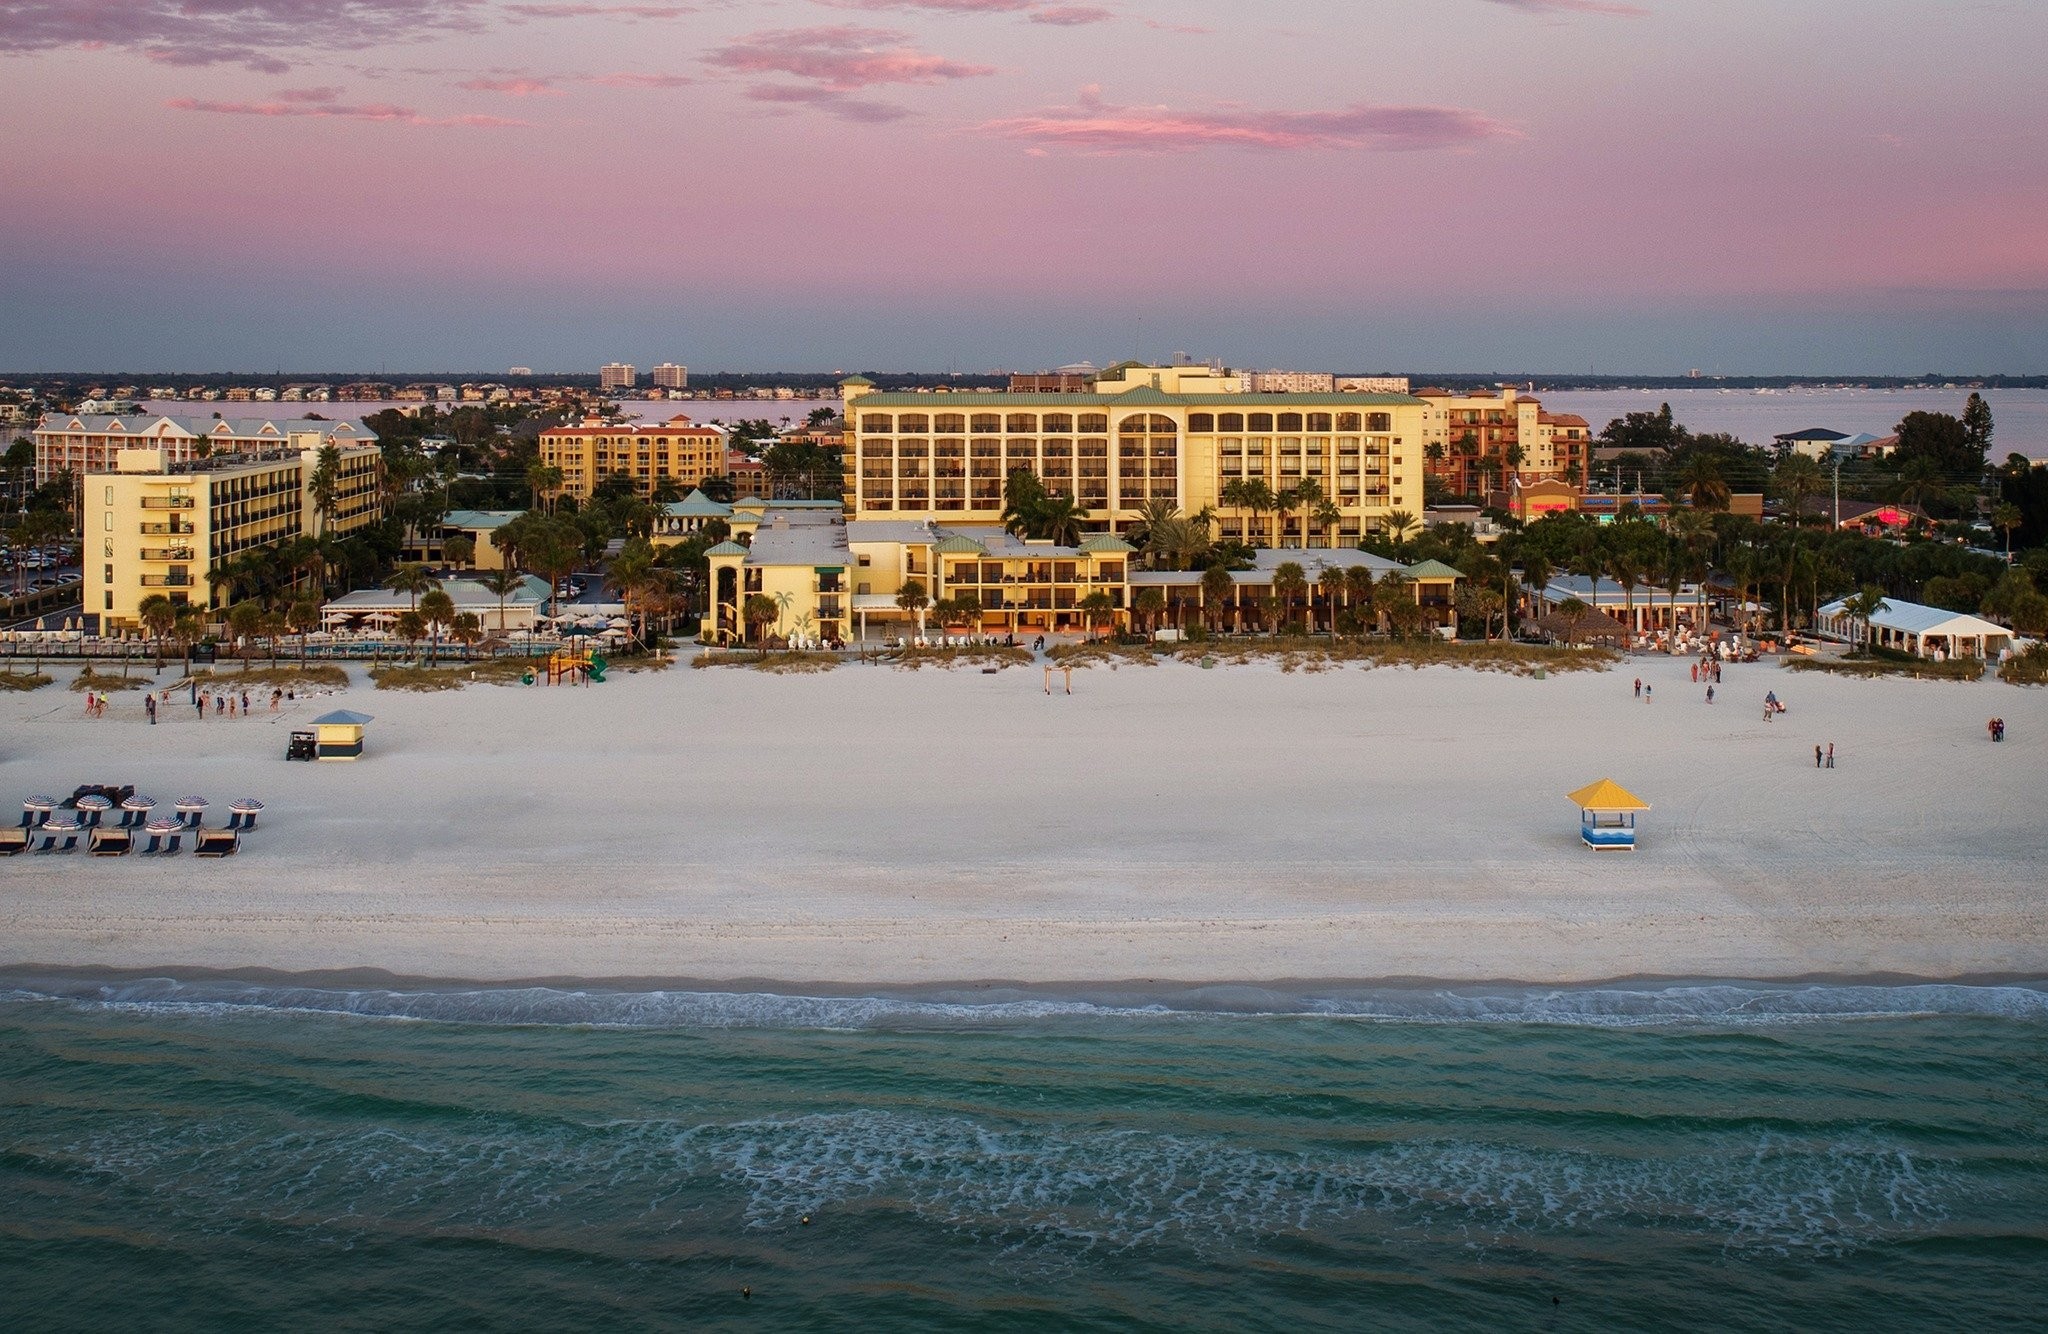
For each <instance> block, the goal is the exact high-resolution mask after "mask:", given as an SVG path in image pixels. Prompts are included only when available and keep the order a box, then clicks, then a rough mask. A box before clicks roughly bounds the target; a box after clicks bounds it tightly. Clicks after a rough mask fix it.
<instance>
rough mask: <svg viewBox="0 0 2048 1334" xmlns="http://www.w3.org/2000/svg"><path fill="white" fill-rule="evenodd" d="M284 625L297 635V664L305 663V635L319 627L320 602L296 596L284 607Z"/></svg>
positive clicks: (303, 664) (302, 664)
mask: <svg viewBox="0 0 2048 1334" xmlns="http://www.w3.org/2000/svg"><path fill="white" fill-rule="evenodd" d="M284 623H285V627H286V628H287V629H289V630H290V631H291V632H292V633H293V634H295V635H297V636H298V637H299V666H301V667H304V666H305V665H306V636H307V635H310V634H312V633H313V632H314V631H315V630H318V629H319V628H320V604H319V603H317V602H315V601H314V600H313V599H311V598H298V599H295V600H294V601H293V602H292V605H291V606H289V607H286V608H285V609H284Z"/></svg>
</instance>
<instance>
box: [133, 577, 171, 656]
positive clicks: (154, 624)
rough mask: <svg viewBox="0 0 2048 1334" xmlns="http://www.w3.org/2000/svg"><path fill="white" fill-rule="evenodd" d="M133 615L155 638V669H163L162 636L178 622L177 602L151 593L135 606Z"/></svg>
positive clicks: (159, 594) (160, 594)
mask: <svg viewBox="0 0 2048 1334" xmlns="http://www.w3.org/2000/svg"><path fill="white" fill-rule="evenodd" d="M135 617H136V619H137V620H139V621H141V622H142V628H143V629H144V630H147V631H148V632H149V633H150V635H151V637H153V638H154V639H155V640H156V669H157V670H158V671H162V670H163V669H164V636H165V635H168V634H169V633H170V632H171V630H172V628H173V627H175V626H176V625H177V623H178V604H177V603H175V602H172V601H171V600H170V599H169V598H167V597H165V596H164V595H163V594H162V593H151V594H150V595H149V596H148V597H146V598H144V599H143V600H142V601H141V603H140V604H139V605H137V607H136V608H135Z"/></svg>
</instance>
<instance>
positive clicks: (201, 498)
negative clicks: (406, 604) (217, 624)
mask: <svg viewBox="0 0 2048 1334" xmlns="http://www.w3.org/2000/svg"><path fill="white" fill-rule="evenodd" d="M333 448H334V450H335V453H334V455H333V464H334V476H333V499H332V502H331V505H330V506H329V507H328V508H327V509H326V510H324V511H323V510H322V509H321V507H320V505H319V503H318V501H317V500H316V492H317V491H318V489H319V487H318V485H317V483H316V473H318V472H319V470H320V466H321V455H322V453H323V452H324V451H323V449H322V448H319V447H315V448H308V449H291V448H278V449H274V450H272V451H270V452H267V453H261V454H231V455H227V456H223V457H217V458H203V459H199V458H188V459H186V460H184V461H183V462H173V461H172V458H171V455H170V452H169V451H167V450H164V449H156V448H144V449H126V450H123V451H121V452H120V454H118V455H117V456H116V458H115V460H114V470H113V471H108V472H94V473H90V474H88V475H87V476H86V477H85V479H84V482H83V484H82V487H81V491H82V493H83V501H84V503H83V505H82V507H81V509H80V512H79V522H80V529H81V532H82V534H83V542H84V548H83V553H82V557H81V559H82V562H83V564H84V566H85V602H84V610H85V611H86V612H88V613H95V614H97V615H98V616H99V618H100V628H101V633H102V634H105V633H110V632H114V633H118V632H120V631H123V630H133V629H137V628H138V627H139V626H140V624H141V620H140V610H139V609H140V607H141V604H142V602H143V600H144V599H145V598H148V597H150V596H151V595H152V594H158V593H161V594H163V595H164V596H166V597H168V598H169V599H170V600H171V601H172V602H173V603H177V604H180V605H191V606H194V607H207V606H214V607H216V608H217V607H218V606H219V605H220V599H219V598H217V596H216V588H215V579H214V577H213V576H214V572H215V571H216V570H219V569H221V568H222V567H224V566H225V565H226V563H227V562H229V561H231V560H233V559H234V558H235V557H237V556H240V555H241V554H243V553H244V552H247V551H252V550H257V549H260V548H263V547H270V546H275V545H277V544H278V543H280V542H283V541H286V540H288V539H290V538H294V537H300V536H334V537H341V536H346V535H347V534H349V533H353V532H357V531H359V530H361V529H363V528H366V527H368V526H369V525H371V524H373V523H375V522H377V520H378V519H379V518H381V517H382V516H383V501H382V493H381V490H380V484H381V482H382V480H383V472H384V456H383V453H382V452H381V451H380V450H379V449H378V448H377V446H375V445H373V444H358V445H349V446H346V447H344V446H339V445H337V446H333ZM221 596H222V597H224V594H222V595H221Z"/></svg>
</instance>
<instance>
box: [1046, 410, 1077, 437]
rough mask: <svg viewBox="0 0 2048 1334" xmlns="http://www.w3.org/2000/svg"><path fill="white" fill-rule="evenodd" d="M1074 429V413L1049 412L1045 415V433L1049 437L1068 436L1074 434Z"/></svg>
mask: <svg viewBox="0 0 2048 1334" xmlns="http://www.w3.org/2000/svg"><path fill="white" fill-rule="evenodd" d="M1073 429H1074V417H1073V414H1072V413H1068V412H1048V413H1046V414H1045V433H1046V434H1047V435H1066V434H1068V433H1070V432H1072V431H1073Z"/></svg>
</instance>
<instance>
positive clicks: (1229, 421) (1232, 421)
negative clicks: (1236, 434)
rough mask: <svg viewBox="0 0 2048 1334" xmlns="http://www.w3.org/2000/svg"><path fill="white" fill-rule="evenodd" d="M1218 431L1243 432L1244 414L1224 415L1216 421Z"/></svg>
mask: <svg viewBox="0 0 2048 1334" xmlns="http://www.w3.org/2000/svg"><path fill="white" fill-rule="evenodd" d="M1216 429H1217V430H1219V431H1242V430H1243V429H1244V414H1243V413H1242V412H1226V413H1224V414H1223V415H1222V416H1220V417H1218V418H1217V419H1216Z"/></svg>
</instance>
